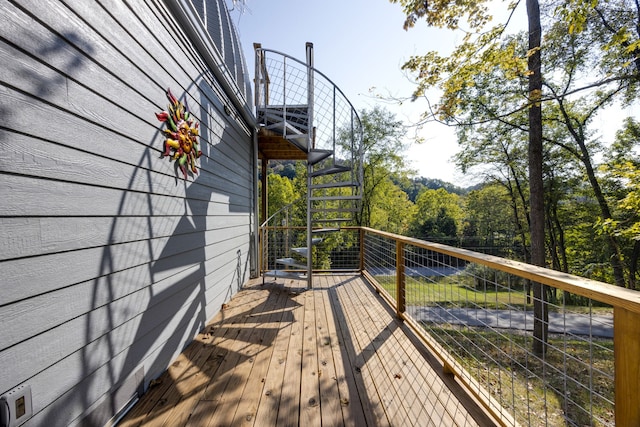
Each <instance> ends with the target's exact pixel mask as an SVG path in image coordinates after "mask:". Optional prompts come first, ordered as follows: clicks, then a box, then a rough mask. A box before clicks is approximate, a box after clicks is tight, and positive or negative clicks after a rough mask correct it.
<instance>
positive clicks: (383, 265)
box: [363, 234, 398, 298]
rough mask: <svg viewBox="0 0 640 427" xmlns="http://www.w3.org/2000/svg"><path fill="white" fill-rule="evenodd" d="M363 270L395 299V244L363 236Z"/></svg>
mask: <svg viewBox="0 0 640 427" xmlns="http://www.w3.org/2000/svg"><path fill="white" fill-rule="evenodd" d="M363 256H364V269H365V270H366V271H367V272H369V273H370V274H371V275H372V276H373V277H374V278H375V279H376V280H377V281H378V283H379V284H380V286H382V287H383V288H384V289H385V290H386V291H387V293H388V294H389V296H390V297H391V298H395V296H396V292H397V287H396V282H397V277H398V276H397V269H396V245H395V242H394V241H392V240H390V239H387V238H385V237H382V236H377V235H375V234H365V236H364V248H363Z"/></svg>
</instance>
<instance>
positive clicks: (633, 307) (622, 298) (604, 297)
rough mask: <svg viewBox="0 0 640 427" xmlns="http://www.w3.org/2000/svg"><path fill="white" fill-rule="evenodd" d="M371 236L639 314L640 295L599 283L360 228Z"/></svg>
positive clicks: (441, 245)
mask: <svg viewBox="0 0 640 427" xmlns="http://www.w3.org/2000/svg"><path fill="white" fill-rule="evenodd" d="M362 229H363V230H364V231H365V232H367V233H371V234H376V235H378V236H383V237H387V238H389V239H392V240H394V241H396V242H402V243H404V244H405V245H411V246H415V247H418V248H423V249H429V250H432V251H435V252H439V253H441V254H445V255H451V256H455V257H457V258H460V259H464V260H465V261H472V262H474V263H476V264H481V265H484V266H487V267H490V268H493V269H496V270H500V271H504V272H507V273H511V274H514V275H516V276H519V277H523V278H525V279H530V280H532V281H534V282H538V283H542V284H544V285H549V286H553V287H555V288H558V289H561V290H563V291H567V292H571V293H573V294H576V295H581V296H584V297H587V298H590V299H592V300H595V301H599V302H602V303H605V304H609V305H612V306H614V307H621V308H624V309H626V310H628V311H631V312H633V313H638V314H640V292H637V291H633V290H630V289H625V288H621V287H619V286H615V285H610V284H608V283H602V282H598V281H596V280H591V279H587V278H585V277H580V276H575V275H572V274H568V273H563V272H561V271H555V270H551V269H548V268H544V267H537V266H535V265H531V264H526V263H524V262H519V261H513V260H508V259H505V258H500V257H497V256H493V255H486V254H481V253H477V252H473V251H470V250H468V249H462V248H454V247H451V246H447V245H443V244H440V243H432V242H427V241H424V240H420V239H415V238H411V237H405V236H400V235H398V234H393V233H388V232H385V231H380V230H375V229H373V228H368V227H362Z"/></svg>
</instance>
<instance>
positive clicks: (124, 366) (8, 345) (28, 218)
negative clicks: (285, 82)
mask: <svg viewBox="0 0 640 427" xmlns="http://www.w3.org/2000/svg"><path fill="white" fill-rule="evenodd" d="M195 3H196V5H195V6H193V5H192V4H191V3H190V1H189V0H184V1H183V0H176V1H170V0H167V1H166V2H165V1H162V0H136V1H123V0H116V1H114V0H61V1H47V2H42V1H41V0H15V1H14V0H11V1H7V0H4V1H1V2H0V17H1V19H2V23H3V24H2V25H0V147H2V153H3V154H4V156H3V157H4V158H3V159H2V161H0V180H1V182H0V200H1V202H0V236H2V237H1V238H2V245H0V322H1V325H2V326H1V327H0V394H4V393H6V392H8V391H10V390H12V389H14V388H15V387H17V386H20V385H29V386H30V387H31V391H32V399H33V417H32V418H30V419H29V420H28V421H27V422H26V424H24V425H26V426H48V427H49V426H66V425H104V424H105V423H106V422H107V421H108V420H109V418H111V417H112V416H114V414H116V413H117V412H118V411H120V409H121V408H122V406H123V405H125V404H126V403H127V402H128V401H129V400H130V399H131V398H132V396H134V395H135V394H136V393H140V392H142V391H143V390H144V389H146V388H147V387H148V386H149V383H150V381H151V380H152V379H153V378H155V377H157V376H158V375H160V374H161V373H162V372H163V371H164V370H166V368H167V367H168V366H169V365H170V363H171V362H172V361H173V360H174V359H175V357H176V356H177V355H178V354H179V353H180V352H181V350H183V348H184V347H185V346H186V345H187V344H188V343H189V342H190V341H191V340H192V338H193V337H194V336H195V335H196V334H197V333H198V331H200V330H201V328H202V327H203V326H204V325H205V324H206V322H207V321H208V320H210V319H211V318H212V317H213V316H214V315H215V314H216V313H217V312H218V311H219V310H220V308H221V306H222V304H223V303H224V302H225V301H227V300H229V298H230V297H231V296H232V295H233V294H234V293H235V292H236V291H237V290H238V289H239V288H240V287H241V286H242V285H243V283H244V282H245V281H246V280H248V278H249V275H250V274H251V268H252V265H254V264H253V263H254V262H255V260H254V259H252V256H253V255H252V254H253V250H254V245H253V243H252V242H253V239H254V237H253V234H254V229H255V215H254V212H255V203H254V200H255V194H254V186H255V184H254V180H255V175H254V174H255V166H256V164H255V163H256V160H255V158H256V154H255V149H254V145H253V135H252V133H253V130H252V129H253V124H252V123H251V121H252V115H251V113H250V110H249V107H248V106H247V105H246V102H245V99H251V96H250V94H249V91H250V89H249V87H248V80H247V79H246V70H245V67H244V64H241V65H238V63H239V62H242V61H243V59H242V58H240V57H239V55H241V54H240V53H239V52H241V51H240V49H239V45H237V37H236V35H235V33H234V32H233V29H232V28H227V27H225V28H222V32H221V34H223V36H222V37H220V40H219V41H217V42H216V41H215V40H214V38H213V37H212V38H208V36H207V32H206V28H209V29H212V28H215V22H216V19H218V20H219V22H220V23H226V25H231V24H230V23H229V22H230V20H229V19H228V16H227V15H226V14H227V10H226V7H225V5H224V0H207V1H206V3H207V4H208V6H209V8H210V9H212V7H213V6H215V8H216V10H217V11H218V12H217V13H218V17H217V18H216V17H215V16H213V15H209V17H208V22H207V24H206V25H205V24H204V23H200V22H199V20H198V9H203V8H204V4H203V3H202V1H200V2H199V4H197V3H198V2H195ZM223 18H224V19H223ZM188 27H190V28H188ZM229 31H231V32H229ZM225 38H227V39H228V40H229V41H227V42H226V46H225V44H224V43H223V40H224V39H225ZM196 39H198V40H196ZM231 41H232V42H233V43H231ZM232 44H235V45H237V46H235V47H233V49H234V50H233V51H232V52H230V51H229V49H231V45H232ZM216 67H217V68H216ZM212 70H213V71H212ZM239 70H240V71H239ZM167 88H171V90H172V92H173V93H174V94H175V95H176V96H177V97H179V98H181V99H183V100H184V99H186V100H187V101H188V105H189V107H190V110H191V112H192V113H193V115H194V116H195V117H196V118H197V120H198V121H199V122H200V129H201V131H200V132H201V135H200V144H201V150H202V152H203V154H202V157H201V158H200V173H199V174H198V175H195V176H189V177H188V179H187V180H184V179H183V178H182V173H181V172H180V171H179V170H177V168H176V166H175V163H174V162H173V161H170V160H169V158H166V157H165V158H162V157H161V152H162V150H163V142H164V137H163V134H162V129H164V124H163V123H161V122H159V121H158V120H157V118H156V116H155V113H159V112H161V111H163V110H165V109H166V108H167V104H168V101H167V98H166V94H165V92H166V90H167Z"/></svg>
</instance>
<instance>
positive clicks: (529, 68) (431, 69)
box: [391, 0, 548, 354]
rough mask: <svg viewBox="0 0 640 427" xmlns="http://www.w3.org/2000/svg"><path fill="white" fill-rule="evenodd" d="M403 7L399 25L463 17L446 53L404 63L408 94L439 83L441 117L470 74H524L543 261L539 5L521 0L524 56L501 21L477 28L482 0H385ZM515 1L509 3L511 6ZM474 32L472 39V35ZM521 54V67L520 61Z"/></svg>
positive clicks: (537, 347)
mask: <svg viewBox="0 0 640 427" xmlns="http://www.w3.org/2000/svg"><path fill="white" fill-rule="evenodd" d="M391 2H392V3H396V2H400V4H401V5H403V6H404V10H405V14H406V15H407V19H406V21H405V28H408V27H411V26H413V24H415V22H416V21H417V20H418V19H420V18H422V17H424V18H425V19H426V21H427V23H428V24H429V25H435V26H440V27H447V28H450V29H457V28H458V23H459V20H460V18H461V17H465V18H466V21H467V23H468V24H469V25H470V27H471V29H472V30H473V31H469V32H467V34H466V35H465V36H464V38H463V42H462V43H461V44H460V45H459V46H458V47H457V48H456V49H455V50H454V52H453V53H452V54H451V55H450V56H449V57H447V58H443V57H441V56H440V55H438V54H437V53H435V52H430V53H428V54H427V55H425V56H422V57H413V58H412V59H410V60H409V62H407V64H405V68H408V69H410V70H412V71H418V73H419V74H418V76H419V82H418V89H417V90H416V91H415V92H414V97H417V96H419V95H423V94H424V92H425V90H426V88H428V87H431V86H436V85H440V87H441V89H442V91H443V95H442V97H441V101H440V103H439V104H438V113H439V115H440V116H441V117H442V118H443V119H444V120H445V121H454V120H455V116H456V113H457V111H458V103H459V101H460V98H459V97H458V94H459V92H460V91H462V90H464V88H465V87H467V86H469V85H472V84H473V78H474V76H476V75H478V74H483V73H485V72H487V71H491V70H493V69H495V68H499V69H501V70H503V71H504V72H505V73H507V74H508V75H509V77H511V78H517V77H520V76H524V75H526V76H528V82H529V84H528V103H527V104H526V107H527V109H528V111H529V150H528V153H529V187H530V191H529V196H530V209H531V217H530V234H531V262H532V263H533V264H535V265H540V266H544V265H545V251H544V194H543V191H544V189H543V180H542V110H541V108H542V107H541V98H542V97H541V95H542V73H541V66H540V64H541V61H540V58H541V56H540V49H541V36H542V29H541V24H540V7H539V5H538V1H537V0H526V6H527V15H528V23H529V33H528V34H529V50H528V53H527V57H526V58H523V57H519V56H518V55H516V54H515V48H516V45H514V44H507V45H503V44H502V43H501V36H502V35H503V34H504V31H505V28H506V24H503V25H498V26H495V27H493V28H491V29H489V30H487V31H483V30H484V27H485V26H486V24H487V23H488V22H489V21H490V19H491V17H490V15H489V14H488V12H487V7H486V6H485V3H486V1H473V0H461V1H455V2H451V1H448V0H436V1H433V2H425V1H419V0H391ZM517 3H518V2H514V3H511V4H510V6H509V7H510V9H511V10H512V11H513V10H514V9H515V7H516V6H517ZM474 36H475V37H476V38H475V39H473V37H474ZM525 59H526V61H527V63H526V66H525V64H524V60H525ZM544 294H545V293H544V291H543V287H542V285H536V286H535V287H534V297H535V302H534V312H535V313H534V315H535V319H536V322H535V323H534V337H535V338H536V339H535V340H534V348H533V350H534V352H535V353H537V354H542V353H543V352H544V345H545V344H544V343H546V338H547V332H546V331H547V324H548V322H547V316H548V314H547V313H546V309H545V304H544Z"/></svg>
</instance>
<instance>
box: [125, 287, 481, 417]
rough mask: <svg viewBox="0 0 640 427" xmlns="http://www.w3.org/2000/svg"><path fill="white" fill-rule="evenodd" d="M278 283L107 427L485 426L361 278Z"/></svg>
mask: <svg viewBox="0 0 640 427" xmlns="http://www.w3.org/2000/svg"><path fill="white" fill-rule="evenodd" d="M287 283H289V284H288V285H285V284H283V283H281V282H278V283H267V284H265V285H261V282H260V281H254V282H252V283H249V284H248V285H247V286H245V288H244V289H243V290H242V291H240V292H239V293H238V294H237V295H236V296H234V297H233V298H232V299H231V301H229V302H228V304H227V305H226V308H225V309H224V310H223V311H221V312H220V313H218V315H217V316H216V317H215V318H214V319H213V321H212V322H211V323H209V324H208V325H207V326H206V327H205V328H204V329H203V330H202V332H201V333H200V334H199V335H198V336H197V337H196V339H195V341H194V342H193V343H192V344H191V345H190V346H189V347H187V348H186V349H185V351H184V352H183V353H182V354H181V355H180V356H179V357H178V359H177V360H176V362H175V363H173V364H172V365H171V367H169V369H168V371H167V372H165V373H164V374H163V375H162V376H160V377H159V378H157V379H155V380H153V382H152V384H153V385H152V386H151V387H150V388H149V391H148V392H147V393H146V394H145V395H144V396H142V398H141V400H140V401H139V402H138V403H137V404H136V405H135V406H134V407H133V409H132V410H131V411H130V412H129V414H127V416H126V417H125V418H124V419H123V420H122V421H121V423H120V424H119V427H133V426H146V425H158V426H159V425H167V426H172V427H181V426H222V425H224V426H236V425H246V426H260V427H262V426H296V425H303V426H308V427H311V426H320V425H331V426H357V427H360V426H420V427H423V426H448V427H449V426H479V425H483V426H486V425H493V423H492V422H491V420H490V419H488V418H487V417H486V415H485V414H484V413H483V412H482V411H481V410H480V408H478V407H477V406H476V405H475V404H474V402H472V401H470V400H469V398H468V397H467V396H466V395H465V394H464V393H462V392H460V389H459V386H458V385H457V384H456V383H455V380H454V379H453V377H449V376H446V375H443V374H442V366H439V365H438V364H437V362H434V361H433V359H434V358H433V357H431V356H430V355H429V354H428V353H427V351H426V349H425V348H422V347H416V345H415V342H414V339H413V338H412V336H411V333H410V331H409V329H408V328H407V327H406V326H405V325H403V324H402V323H401V322H399V321H398V320H397V319H396V318H395V317H394V316H393V312H392V311H390V310H389V308H388V306H387V305H385V303H384V302H383V301H382V299H381V297H380V296H379V295H377V294H376V293H375V292H373V291H372V288H371V286H370V285H369V284H368V283H367V282H366V281H365V280H364V279H363V278H362V277H361V276H354V275H340V276H336V275H315V276H314V286H313V289H310V290H308V289H306V288H305V287H302V288H301V287H299V286H298V285H296V283H299V282H297V281H287Z"/></svg>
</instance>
